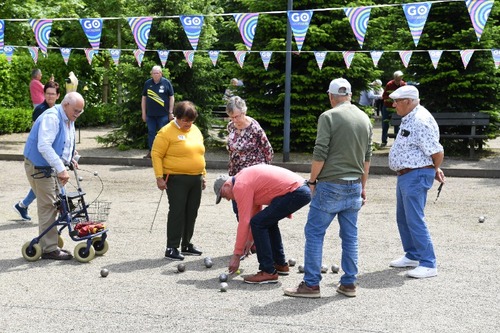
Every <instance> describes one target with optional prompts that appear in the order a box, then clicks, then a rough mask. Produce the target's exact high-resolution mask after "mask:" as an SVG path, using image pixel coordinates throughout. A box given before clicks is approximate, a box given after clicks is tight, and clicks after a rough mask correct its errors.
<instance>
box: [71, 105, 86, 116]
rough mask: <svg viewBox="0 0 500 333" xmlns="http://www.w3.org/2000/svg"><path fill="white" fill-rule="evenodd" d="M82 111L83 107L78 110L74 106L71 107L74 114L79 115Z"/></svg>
mask: <svg viewBox="0 0 500 333" xmlns="http://www.w3.org/2000/svg"><path fill="white" fill-rule="evenodd" d="M83 111H84V110H83V109H81V110H78V109H76V108H75V107H73V112H74V113H75V114H76V115H81V114H82V113H83Z"/></svg>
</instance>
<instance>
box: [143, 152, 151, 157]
mask: <svg viewBox="0 0 500 333" xmlns="http://www.w3.org/2000/svg"><path fill="white" fill-rule="evenodd" d="M142 158H151V152H150V151H148V153H147V154H146V155H144V156H143V157H142Z"/></svg>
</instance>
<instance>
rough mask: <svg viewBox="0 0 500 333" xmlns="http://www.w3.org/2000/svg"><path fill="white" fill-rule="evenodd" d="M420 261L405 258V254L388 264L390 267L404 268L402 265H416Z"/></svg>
mask: <svg viewBox="0 0 500 333" xmlns="http://www.w3.org/2000/svg"><path fill="white" fill-rule="evenodd" d="M419 264H420V263H419V262H418V260H411V259H408V258H406V256H402V257H401V258H399V259H396V260H393V261H391V263H390V264H389V266H390V267H396V268H404V267H418V265H419Z"/></svg>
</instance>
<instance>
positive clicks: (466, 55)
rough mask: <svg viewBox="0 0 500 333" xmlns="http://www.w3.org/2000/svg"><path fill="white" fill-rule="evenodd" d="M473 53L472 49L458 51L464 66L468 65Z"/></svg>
mask: <svg viewBox="0 0 500 333" xmlns="http://www.w3.org/2000/svg"><path fill="white" fill-rule="evenodd" d="M473 54H474V50H462V51H460V57H461V58H462V63H463V64H464V68H467V65H469V61H470V59H471V58H472V55H473Z"/></svg>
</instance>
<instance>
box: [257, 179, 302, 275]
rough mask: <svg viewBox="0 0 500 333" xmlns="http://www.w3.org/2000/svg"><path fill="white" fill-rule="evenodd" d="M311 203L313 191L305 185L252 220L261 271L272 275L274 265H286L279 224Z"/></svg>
mask: <svg viewBox="0 0 500 333" xmlns="http://www.w3.org/2000/svg"><path fill="white" fill-rule="evenodd" d="M310 201H311V190H310V189H309V187H308V186H307V185H303V186H301V187H299V188H298V189H296V190H295V191H293V192H290V193H287V194H285V195H282V196H280V197H276V198H274V199H273V201H271V203H270V204H269V206H267V207H266V208H264V209H263V210H261V211H260V212H259V213H257V214H255V216H254V217H252V219H251V220H250V226H251V228H252V235H253V239H254V243H255V247H256V248H257V260H258V261H259V270H261V271H264V272H267V273H270V274H272V273H273V272H274V271H275V269H274V264H275V263H276V264H278V265H284V264H285V251H284V249H283V242H282V241H281V233H280V228H279V226H278V222H279V221H280V220H281V219H284V218H285V217H287V216H289V215H290V214H292V213H295V212H296V211H298V210H299V209H300V208H302V207H304V206H305V205H307V204H308V203H309V202H310Z"/></svg>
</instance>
